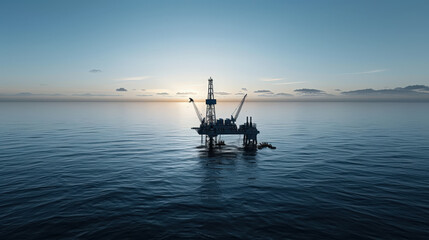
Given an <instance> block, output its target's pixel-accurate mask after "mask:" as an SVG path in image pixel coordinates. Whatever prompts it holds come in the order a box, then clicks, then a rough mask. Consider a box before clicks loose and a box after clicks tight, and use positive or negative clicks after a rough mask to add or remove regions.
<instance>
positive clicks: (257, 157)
mask: <svg viewBox="0 0 429 240" xmlns="http://www.w3.org/2000/svg"><path fill="white" fill-rule="evenodd" d="M236 105H237V103H220V104H218V105H217V115H218V117H228V116H229V115H230V114H231V112H232V111H233V110H234V109H235V107H236ZM428 109H429V103H246V104H245V105H244V107H243V111H242V114H241V116H240V118H239V122H243V121H244V119H245V116H253V119H254V122H256V123H257V124H258V125H257V126H258V128H259V130H260V131H261V134H260V135H259V140H260V141H268V142H270V143H272V144H273V145H275V146H276V147H277V149H276V150H270V149H263V150H259V151H257V152H245V151H244V150H243V149H240V148H239V146H240V138H239V137H237V136H229V137H223V139H224V140H225V142H226V143H227V144H228V146H226V147H224V148H223V149H220V150H215V151H214V152H209V151H207V150H206V149H205V148H202V147H200V137H199V136H198V135H197V134H196V132H194V131H193V130H191V129H190V128H191V127H193V126H197V125H198V120H197V117H196V115H195V113H194V110H193V108H192V105H190V104H187V103H28V102H27V103H18V102H17V103H0V112H1V114H0V239H63V238H80V239H127V238H128V239H133V238H136V239H148V238H155V239H177V238H206V239H212V238H221V239H223V238H247V239H287V238H290V239H304V238H313V239H321V238H324V239H352V238H364V239H380V238H382V239H397V238H408V239H428V238H429V111H428Z"/></svg>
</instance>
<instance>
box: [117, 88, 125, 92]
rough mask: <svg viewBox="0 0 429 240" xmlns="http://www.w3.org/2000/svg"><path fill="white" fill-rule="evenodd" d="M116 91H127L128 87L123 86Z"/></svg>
mask: <svg viewBox="0 0 429 240" xmlns="http://www.w3.org/2000/svg"><path fill="white" fill-rule="evenodd" d="M116 91H117V92H126V91H127V89H125V88H123V87H121V88H118V89H116Z"/></svg>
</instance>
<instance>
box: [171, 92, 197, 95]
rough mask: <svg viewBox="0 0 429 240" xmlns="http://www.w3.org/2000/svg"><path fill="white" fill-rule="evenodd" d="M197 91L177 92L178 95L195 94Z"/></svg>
mask: <svg viewBox="0 0 429 240" xmlns="http://www.w3.org/2000/svg"><path fill="white" fill-rule="evenodd" d="M195 94H197V93H194V92H177V93H176V95H195Z"/></svg>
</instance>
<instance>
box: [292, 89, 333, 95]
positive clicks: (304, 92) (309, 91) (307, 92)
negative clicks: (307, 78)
mask: <svg viewBox="0 0 429 240" xmlns="http://www.w3.org/2000/svg"><path fill="white" fill-rule="evenodd" d="M294 92H296V93H299V94H301V95H304V96H322V95H328V94H327V93H326V92H325V91H322V90H319V89H312V88H301V89H295V90H294Z"/></svg>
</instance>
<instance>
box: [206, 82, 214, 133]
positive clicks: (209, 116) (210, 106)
mask: <svg viewBox="0 0 429 240" xmlns="http://www.w3.org/2000/svg"><path fill="white" fill-rule="evenodd" d="M215 105H216V99H215V98H214V92H213V79H212V78H211V77H210V78H209V89H208V94H207V99H206V106H207V107H206V123H207V124H209V125H210V124H211V125H214V124H216V111H215Z"/></svg>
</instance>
